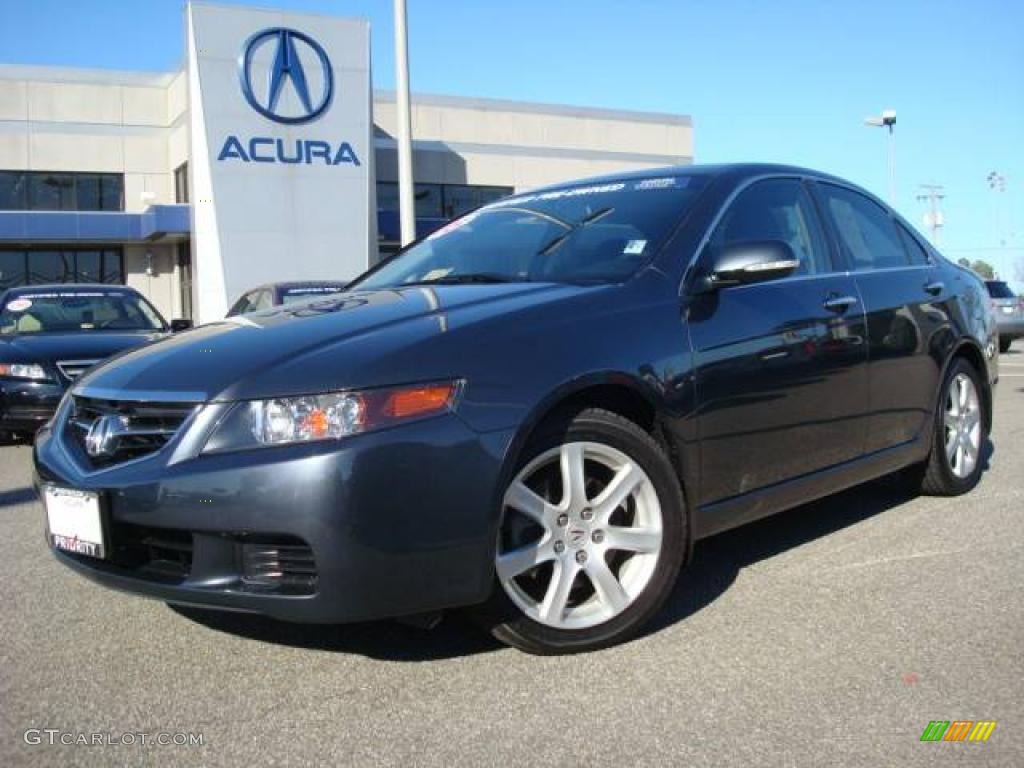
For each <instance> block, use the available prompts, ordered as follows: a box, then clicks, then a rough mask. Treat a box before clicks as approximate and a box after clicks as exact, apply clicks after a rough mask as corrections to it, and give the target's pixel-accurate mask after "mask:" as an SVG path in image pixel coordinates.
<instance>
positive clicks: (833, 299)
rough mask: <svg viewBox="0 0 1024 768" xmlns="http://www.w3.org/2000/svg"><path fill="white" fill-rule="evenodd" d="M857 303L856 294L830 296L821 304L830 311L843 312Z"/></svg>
mask: <svg viewBox="0 0 1024 768" xmlns="http://www.w3.org/2000/svg"><path fill="white" fill-rule="evenodd" d="M856 303H857V298H856V297H855V296H829V297H828V298H826V299H825V301H823V302H822V304H821V306H823V307H824V308H825V309H827V310H828V311H829V312H835V313H836V314H841V313H843V312H845V311H846V310H848V309H849V308H850V307H852V306H853V305H854V304H856Z"/></svg>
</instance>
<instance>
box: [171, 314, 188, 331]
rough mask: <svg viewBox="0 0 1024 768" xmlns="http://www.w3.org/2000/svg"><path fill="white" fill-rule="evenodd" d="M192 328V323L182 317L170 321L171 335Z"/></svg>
mask: <svg viewBox="0 0 1024 768" xmlns="http://www.w3.org/2000/svg"><path fill="white" fill-rule="evenodd" d="M191 327H192V321H191V320H186V319H185V318H183V317H178V318H175V319H174V320H171V333H178V332H180V331H187V330H188V329H189V328H191Z"/></svg>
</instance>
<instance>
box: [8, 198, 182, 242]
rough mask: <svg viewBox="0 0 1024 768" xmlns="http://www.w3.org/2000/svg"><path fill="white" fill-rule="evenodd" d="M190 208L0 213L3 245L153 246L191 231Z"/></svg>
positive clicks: (158, 207) (159, 207) (155, 206)
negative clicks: (84, 244)
mask: <svg viewBox="0 0 1024 768" xmlns="http://www.w3.org/2000/svg"><path fill="white" fill-rule="evenodd" d="M191 229H192V227H191V215H190V209H189V206H187V205H151V206H149V207H148V208H147V209H146V210H145V211H143V212H142V213H123V212H118V211H110V212H93V211H0V243H2V242H8V243H11V242H14V243H35V242H54V243H77V242H83V243H85V242H89V243H131V242H151V241H153V240H159V239H161V238H164V237H168V236H175V235H177V236H182V235H185V236H187V235H188V234H189V232H190V231H191Z"/></svg>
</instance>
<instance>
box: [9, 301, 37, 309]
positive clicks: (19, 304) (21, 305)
mask: <svg viewBox="0 0 1024 768" xmlns="http://www.w3.org/2000/svg"><path fill="white" fill-rule="evenodd" d="M31 306H32V302H31V301H29V300H28V299H15V300H14V301H11V302H8V304H7V311H8V312H24V311H25V310H26V309H28V308H29V307H31Z"/></svg>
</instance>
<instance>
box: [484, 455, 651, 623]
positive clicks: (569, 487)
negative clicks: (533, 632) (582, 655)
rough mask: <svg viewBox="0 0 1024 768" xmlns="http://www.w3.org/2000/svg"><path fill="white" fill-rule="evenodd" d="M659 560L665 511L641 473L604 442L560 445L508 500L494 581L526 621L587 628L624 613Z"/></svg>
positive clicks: (527, 472) (529, 469)
mask: <svg viewBox="0 0 1024 768" xmlns="http://www.w3.org/2000/svg"><path fill="white" fill-rule="evenodd" d="M660 554H661V504H660V503H659V502H658V494H657V493H656V492H655V490H654V485H653V484H652V483H651V480H650V478H648V477H647V473H646V472H644V471H643V469H641V468H640V466H639V465H638V464H637V463H636V462H635V461H633V460H632V459H631V458H629V456H627V455H626V454H624V453H622V451H619V450H617V449H615V448H612V447H611V446H609V445H605V444H602V443H591V442H586V443H563V444H562V445H560V446H556V447H554V448H551V449H549V450H547V451H545V452H544V453H542V454H541V455H540V456H538V457H537V458H535V459H534V460H533V461H531V462H530V463H529V464H527V465H526V466H525V467H523V469H522V470H520V472H519V474H518V475H517V477H516V478H515V480H513V481H512V484H511V485H510V486H509V488H508V491H507V493H506V494H505V525H504V527H503V530H502V537H501V541H500V543H499V551H498V555H497V563H496V567H497V572H498V579H499V581H500V582H501V586H502V587H503V588H504V590H505V593H506V594H507V595H508V596H509V598H510V599H511V600H512V602H513V603H515V604H516V605H517V606H518V607H519V608H520V609H521V610H522V611H523V613H525V614H526V615H527V616H529V617H530V618H531V619H533V620H534V621H538V622H540V623H541V624H546V625H547V626H549V627H556V628H558V629H583V628H586V627H593V626H595V625H597V624H600V623H602V622H605V621H608V620H609V619H611V618H614V617H615V616H618V615H619V614H620V613H622V612H623V611H624V610H625V609H626V608H627V607H629V605H630V604H631V603H632V602H633V601H634V600H636V598H637V597H638V596H639V595H640V593H641V592H642V591H643V589H644V587H646V586H647V583H648V582H649V581H650V580H651V575H652V574H653V573H654V569H655V567H656V566H657V564H658V556H659V555H660Z"/></svg>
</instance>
